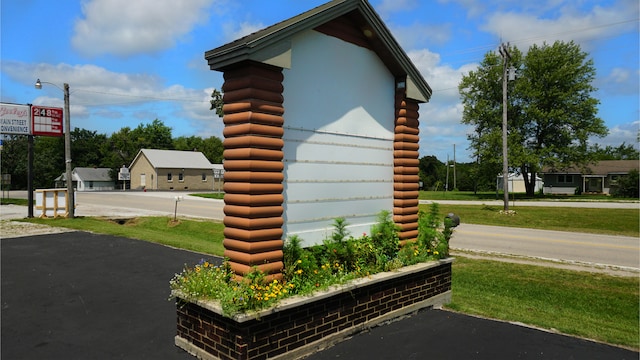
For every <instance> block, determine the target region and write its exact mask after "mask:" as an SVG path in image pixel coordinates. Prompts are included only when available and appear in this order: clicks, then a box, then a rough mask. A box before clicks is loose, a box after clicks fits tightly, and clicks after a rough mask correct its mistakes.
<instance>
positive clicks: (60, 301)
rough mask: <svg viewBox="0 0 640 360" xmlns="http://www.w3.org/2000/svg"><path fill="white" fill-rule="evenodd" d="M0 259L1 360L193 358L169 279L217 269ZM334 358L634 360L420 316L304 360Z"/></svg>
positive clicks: (168, 251)
mask: <svg viewBox="0 0 640 360" xmlns="http://www.w3.org/2000/svg"><path fill="white" fill-rule="evenodd" d="M0 256H1V258H0V266H1V268H0V271H1V274H2V287H1V293H2V314H1V315H2V323H1V329H0V330H1V331H0V332H1V342H2V347H1V354H0V357H1V358H2V359H93V360H101V359H116V358H119V359H168V360H171V359H185V360H186V359H193V357H192V356H190V355H189V354H187V353H186V352H184V351H183V350H181V349H179V348H178V347H176V346H175V345H174V336H175V335H176V311H175V303H174V302H173V301H168V297H169V280H170V279H171V278H172V277H173V276H174V274H175V273H176V272H179V271H181V270H182V268H183V266H184V265H185V264H195V263H197V262H199V261H200V260H201V259H203V258H204V259H208V260H210V261H211V262H214V263H215V262H217V261H220V259H216V258H212V257H211V256H207V255H203V254H199V253H194V252H190V251H184V250H179V249H174V248H169V247H165V246H162V245H157V244H152V243H148V242H144V241H139V240H132V239H125V238H120V237H114V236H108V235H98V234H91V233H86V232H82V231H75V232H69V233H62V234H50V235H37V236H26V237H17V238H3V239H2V240H0ZM454 296H455V293H454ZM337 358H339V359H355V360H357V359H367V360H368V359H425V358H434V359H445V360H446V359H491V360H496V359H498V360H499V359H515V358H520V359H587V358H589V359H638V353H637V352H634V351H630V350H625V349H621V348H618V347H614V346H609V345H605V344H599V343H595V342H592V341H587V340H582V339H577V338H573V337H569V336H565V335H559V334H552V333H549V332H546V331H541V330H536V329H531V328H528V327H523V326H519V325H514V324H509V323H504V322H499V321H493V320H487V319H481V318H476V317H471V316H467V315H463V314H457V313H452V312H448V311H443V310H426V311H422V312H419V313H417V314H415V315H413V316H410V317H407V318H404V319H402V320H399V321H396V322H392V323H389V324H386V325H383V326H379V327H376V328H373V329H371V330H369V331H365V332H363V333H360V334H358V335H355V336H353V337H352V338H350V339H348V340H346V341H344V342H342V343H339V344H337V345H336V346H334V347H331V348H329V349H326V350H324V351H322V352H319V353H316V354H314V355H312V356H310V357H309V359H311V360H323V359H337Z"/></svg>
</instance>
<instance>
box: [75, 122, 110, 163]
mask: <svg viewBox="0 0 640 360" xmlns="http://www.w3.org/2000/svg"><path fill="white" fill-rule="evenodd" d="M106 143H107V135H105V134H98V133H97V132H96V131H91V130H86V129H80V128H75V129H73V130H71V144H72V146H71V159H72V161H73V162H72V164H73V167H105V166H106V167H109V165H108V164H106V163H105V162H104V160H105V159H106V158H107V157H106V156H105V155H106V154H105V153H104V151H105V149H106V147H105V145H106Z"/></svg>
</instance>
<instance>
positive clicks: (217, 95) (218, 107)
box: [209, 89, 224, 117]
mask: <svg viewBox="0 0 640 360" xmlns="http://www.w3.org/2000/svg"><path fill="white" fill-rule="evenodd" d="M209 102H210V103H211V107H210V108H209V110H215V111H216V115H218V116H219V117H223V116H224V111H223V110H222V107H223V106H224V101H223V94H222V93H221V92H220V91H219V90H218V89H213V92H212V93H211V100H210V101H209Z"/></svg>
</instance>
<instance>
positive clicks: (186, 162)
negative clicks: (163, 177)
mask: <svg viewBox="0 0 640 360" xmlns="http://www.w3.org/2000/svg"><path fill="white" fill-rule="evenodd" d="M141 155H144V157H146V158H147V160H149V162H150V163H151V165H152V166H153V167H154V168H159V169H179V168H183V169H213V165H212V164H211V162H209V160H208V159H207V157H206V156H204V154H203V153H201V152H197V151H180V150H157V149H141V150H140V152H138V155H136V157H135V159H133V161H132V162H131V165H132V166H133V164H134V163H135V162H136V161H137V160H138V158H139V157H140V156H141Z"/></svg>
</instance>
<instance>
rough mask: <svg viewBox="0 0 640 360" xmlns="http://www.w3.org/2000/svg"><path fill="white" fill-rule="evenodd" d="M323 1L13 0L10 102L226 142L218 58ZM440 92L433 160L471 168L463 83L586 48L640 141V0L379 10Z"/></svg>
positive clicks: (429, 114)
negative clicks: (543, 53)
mask: <svg viewBox="0 0 640 360" xmlns="http://www.w3.org/2000/svg"><path fill="white" fill-rule="evenodd" d="M324 2H325V1H323V0H305V1H300V0H268V1H265V0H243V1H234V0H182V1H176V0H133V1H132V0H77V1H74V0H61V1H51V0H3V1H2V2H1V3H0V6H1V9H0V10H1V12H0V13H1V23H0V26H1V29H0V30H1V32H0V36H1V39H0V40H1V49H0V50H1V53H0V59H1V60H0V70H1V75H0V76H1V78H0V85H1V88H0V95H1V98H0V101H1V102H6V103H17V104H28V103H31V104H36V105H45V106H60V107H62V91H61V90H59V89H56V87H55V86H53V85H49V84H45V85H44V86H43V89H42V90H36V89H35V88H34V86H33V84H34V83H35V80H36V79H37V78H39V79H41V80H42V81H46V82H50V83H53V84H56V85H58V86H59V87H62V85H63V83H69V85H70V89H71V121H72V127H79V128H83V129H88V130H94V131H97V132H98V133H104V134H107V135H110V134H111V133H113V132H114V131H117V130H119V129H121V128H122V127H125V126H129V127H131V128H133V127H136V126H138V124H140V123H143V124H146V123H150V122H151V121H153V120H154V119H156V118H157V119H160V120H162V121H163V122H164V123H165V125H167V126H169V127H171V128H172V133H173V136H174V137H177V136H192V135H196V136H202V137H208V136H211V135H215V136H218V137H222V128H223V124H222V121H221V119H220V118H218V117H217V116H216V115H215V113H214V112H212V111H210V110H209V99H210V94H211V91H212V89H213V88H220V87H221V86H222V76H221V74H220V73H217V72H213V71H210V70H209V69H208V66H207V64H206V61H205V60H204V52H205V51H207V50H210V49H213V48H215V47H217V46H220V45H223V44H225V43H227V42H229V41H232V40H235V39H236V38H238V37H240V36H243V35H246V34H248V33H251V32H253V31H256V30H259V29H261V28H263V27H266V26H269V25H272V24H274V23H276V22H278V21H281V20H284V19H287V18H289V17H292V16H295V15H297V14H299V13H301V12H304V11H306V10H309V9H311V8H313V7H315V6H317V5H320V4H322V3H324ZM370 2H371V4H372V5H373V7H374V8H375V9H376V11H377V12H378V13H379V15H380V16H381V17H382V19H383V20H384V21H385V23H386V24H387V26H388V27H389V28H390V30H391V32H392V33H393V34H394V36H395V37H396V39H397V40H398V42H399V43H400V44H401V46H402V47H403V48H404V49H405V51H406V52H407V54H408V55H409V57H410V58H411V59H412V60H413V61H414V63H415V64H416V66H417V67H418V69H419V70H420V71H421V72H422V74H423V76H424V77H425V79H426V80H427V82H428V83H429V84H430V85H431V87H432V89H433V90H434V92H433V98H432V100H431V102H429V103H428V104H424V105H422V106H421V113H420V120H421V125H420V131H421V148H420V153H421V154H420V156H425V155H436V156H437V157H438V158H439V159H440V160H442V161H444V160H446V158H447V156H449V157H451V158H453V144H456V158H457V160H458V161H462V162H467V161H471V158H470V151H469V150H468V149H467V148H468V146H469V143H468V141H467V138H466V134H467V133H468V132H469V131H470V130H471V129H470V128H468V127H466V126H464V125H461V124H460V120H461V116H462V108H461V105H460V100H459V96H458V92H457V84H458V83H459V81H460V78H461V77H462V75H463V74H466V73H468V72H469V71H470V70H473V69H475V68H476V67H477V66H478V63H479V62H480V61H481V60H482V59H483V57H484V55H485V54H486V53H487V52H488V51H495V50H497V48H498V46H499V44H500V43H501V42H510V43H511V44H512V45H515V46H517V47H518V48H520V49H521V50H523V51H526V49H527V48H528V47H529V46H530V45H531V44H533V43H537V44H542V43H543V42H547V43H553V42H554V41H556V40H563V41H570V40H573V41H575V42H576V43H578V44H580V46H581V47H582V49H583V51H586V52H588V53H589V55H590V57H591V58H592V59H593V60H594V62H595V65H596V69H597V77H596V79H595V83H594V85H595V86H596V87H597V88H598V89H599V90H598V91H597V92H596V93H595V94H594V96H595V97H596V98H598V99H599V100H600V102H601V104H600V107H599V114H598V115H599V117H600V118H602V119H603V120H604V121H605V123H606V125H607V127H608V128H609V135H608V136H607V137H606V138H604V139H596V142H598V143H600V144H601V145H603V146H604V145H614V146H617V145H620V144H621V143H622V142H623V141H625V142H626V143H628V144H629V143H632V144H636V146H637V135H638V128H639V125H640V121H639V108H640V105H639V90H638V88H639V76H640V73H639V53H640V49H639V35H638V33H639V32H638V29H639V28H638V26H639V17H640V15H639V3H638V1H637V0H600V1H595V0H594V1H592V0H535V1H533V0H517V1H516V0H432V1H424V0H371V1H370Z"/></svg>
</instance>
